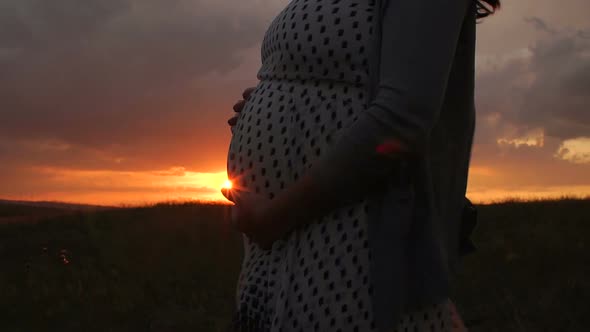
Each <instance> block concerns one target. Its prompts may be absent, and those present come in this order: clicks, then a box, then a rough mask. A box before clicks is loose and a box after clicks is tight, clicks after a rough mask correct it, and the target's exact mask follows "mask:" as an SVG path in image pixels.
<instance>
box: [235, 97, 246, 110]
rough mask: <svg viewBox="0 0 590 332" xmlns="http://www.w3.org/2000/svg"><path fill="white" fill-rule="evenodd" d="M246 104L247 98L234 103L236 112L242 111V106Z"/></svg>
mask: <svg viewBox="0 0 590 332" xmlns="http://www.w3.org/2000/svg"><path fill="white" fill-rule="evenodd" d="M245 104H246V101H245V100H238V102H237V103H235V104H234V107H233V109H234V112H236V113H239V112H241V111H242V108H244V105H245Z"/></svg>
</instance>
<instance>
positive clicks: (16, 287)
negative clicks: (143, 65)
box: [0, 199, 590, 332]
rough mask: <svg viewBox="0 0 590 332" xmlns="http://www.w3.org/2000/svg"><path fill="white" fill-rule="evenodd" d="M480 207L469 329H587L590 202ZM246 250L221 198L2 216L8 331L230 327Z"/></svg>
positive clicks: (2, 319)
mask: <svg viewBox="0 0 590 332" xmlns="http://www.w3.org/2000/svg"><path fill="white" fill-rule="evenodd" d="M2 208H3V207H2V206H0V215H1V214H2V213H3V212H2V211H1V210H2ZM478 210H479V224H478V226H477V228H476V230H475V234H474V241H475V243H476V245H477V246H478V251H477V252H476V253H474V254H471V255H469V256H468V257H466V258H465V261H464V266H463V268H462V270H461V272H460V274H459V275H458V278H457V280H456V282H455V289H454V293H453V298H454V300H455V302H456V303H457V306H458V307H459V309H460V311H461V313H462V314H463V316H464V319H465V320H466V322H467V325H468V327H469V328H470V330H471V331H590V305H589V301H590V254H589V253H588V249H589V248H588V246H589V243H588V237H589V236H590V200H588V199H586V200H576V199H565V200H560V201H539V202H531V203H526V202H519V201H512V202H506V203H502V204H494V205H485V206H484V205H479V206H478ZM241 250H242V245H241V237H240V235H239V234H238V233H237V232H235V231H234V230H233V229H231V227H230V226H229V220H228V210H227V206H221V205H214V204H192V203H186V204H174V203H168V204H158V205H154V206H149V207H135V208H127V209H113V210H105V211H95V212H77V213H70V214H67V215H62V216H59V217H52V218H49V219H46V220H43V221H40V222H38V223H35V224H14V223H12V224H6V225H0V331H7V332H13V331H14V332H16V331H203V332H208V331H223V329H224V328H225V327H226V325H227V323H228V320H229V319H230V317H231V314H232V310H233V301H234V291H235V281H236V278H237V274H238V272H239V266H240V260H241V255H242V252H241ZM66 262H67V263H66Z"/></svg>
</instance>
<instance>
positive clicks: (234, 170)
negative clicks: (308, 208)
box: [227, 81, 294, 198]
mask: <svg viewBox="0 0 590 332" xmlns="http://www.w3.org/2000/svg"><path fill="white" fill-rule="evenodd" d="M293 107H294V100H293V98H292V97H291V96H290V95H289V94H288V93H286V92H284V91H280V90H277V89H275V88H274V87H273V83H272V82H270V81H261V82H260V83H259V84H258V86H257V87H256V89H255V90H254V91H253V92H252V94H251V95H250V98H249V99H248V101H247V102H246V103H245V105H244V108H243V110H242V112H241V113H240V115H239V118H238V122H237V125H236V128H235V130H234V134H233V136H232V140H231V142H230V147H229V152H228V159H227V173H228V176H229V178H230V180H231V181H232V183H233V185H234V186H235V187H237V188H240V189H244V190H252V191H254V192H256V193H258V194H263V195H268V197H269V198H273V197H274V196H275V195H276V194H277V192H278V191H279V190H281V189H283V188H284V187H285V186H286V185H287V183H289V181H290V179H291V176H290V175H291V174H290V168H291V167H292V166H291V160H290V158H289V155H290V149H289V145H288V141H289V139H290V137H291V125H290V123H291V122H292V116H293V112H292V108H293Z"/></svg>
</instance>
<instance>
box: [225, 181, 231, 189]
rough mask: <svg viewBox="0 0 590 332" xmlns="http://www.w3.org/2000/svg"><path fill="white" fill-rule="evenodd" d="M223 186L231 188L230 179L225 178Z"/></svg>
mask: <svg viewBox="0 0 590 332" xmlns="http://www.w3.org/2000/svg"><path fill="white" fill-rule="evenodd" d="M223 188H225V189H231V188H232V183H231V181H230V180H225V182H224V183H223Z"/></svg>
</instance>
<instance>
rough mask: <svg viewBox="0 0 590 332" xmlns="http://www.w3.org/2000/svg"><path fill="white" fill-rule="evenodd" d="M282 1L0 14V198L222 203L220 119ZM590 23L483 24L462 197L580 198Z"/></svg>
mask: <svg viewBox="0 0 590 332" xmlns="http://www.w3.org/2000/svg"><path fill="white" fill-rule="evenodd" d="M288 2H289V1H288V0H86V1H78V0H54V1H47V0H4V1H0V198H4V199H19V200H58V201H67V202H80V203H92V204H109V205H110V204H114V205H118V204H138V203H139V204H140V203H147V202H153V201H161V200H170V199H205V200H208V199H213V200H223V199H224V198H223V196H222V195H221V194H220V191H219V189H220V187H221V186H222V184H223V183H224V181H225V180H226V156H227V149H228V144H229V141H230V137H231V132H230V130H229V126H228V125H227V123H226V121H227V119H228V118H229V117H230V116H231V115H232V114H233V111H232V106H233V104H234V103H235V102H236V101H237V100H238V99H240V97H241V92H242V90H243V89H244V88H246V87H249V86H253V85H255V84H256V83H257V80H256V76H255V75H256V72H257V70H258V68H259V66H260V44H261V42H262V37H263V35H264V32H265V30H266V28H267V26H268V24H270V22H271V20H272V19H273V18H274V16H275V15H276V14H277V13H278V12H279V11H280V10H281V9H282V8H283V7H284V6H285V5H286V4H287V3H288ZM588 13H590V1H588V0H561V1H556V0H504V2H503V7H502V9H501V10H500V11H499V12H498V13H497V14H496V15H494V16H492V17H490V18H488V19H486V20H484V21H483V23H482V24H480V25H478V37H477V38H478V45H477V52H478V53H477V54H478V55H477V59H476V60H477V76H476V78H477V81H476V106H477V128H476V139H475V145H474V150H473V156H472V167H471V170H470V179H469V186H468V197H470V198H472V199H473V200H475V201H478V202H485V201H489V200H493V199H499V198H502V197H506V196H527V197H528V196H531V195H532V196H550V195H560V194H570V195H590V109H589V108H590V19H588ZM433 56H435V55H433Z"/></svg>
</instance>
